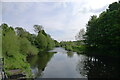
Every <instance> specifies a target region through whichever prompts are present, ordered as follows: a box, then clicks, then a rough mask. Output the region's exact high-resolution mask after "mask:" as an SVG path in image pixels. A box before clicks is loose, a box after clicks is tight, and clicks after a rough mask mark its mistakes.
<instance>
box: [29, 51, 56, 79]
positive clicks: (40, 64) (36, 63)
mask: <svg viewBox="0 0 120 80" xmlns="http://www.w3.org/2000/svg"><path fill="white" fill-rule="evenodd" d="M54 54H55V53H54V52H47V53H45V52H41V53H40V55H39V56H33V57H30V58H28V62H29V63H30V65H31V69H32V73H33V77H39V76H42V75H43V73H42V72H43V71H44V69H45V67H46V66H47V63H48V62H49V61H50V59H51V58H52V56H53V55H54Z"/></svg>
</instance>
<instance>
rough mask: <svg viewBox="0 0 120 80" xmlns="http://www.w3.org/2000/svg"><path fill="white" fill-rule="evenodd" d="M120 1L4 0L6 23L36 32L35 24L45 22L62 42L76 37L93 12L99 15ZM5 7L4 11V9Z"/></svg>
mask: <svg viewBox="0 0 120 80" xmlns="http://www.w3.org/2000/svg"><path fill="white" fill-rule="evenodd" d="M115 1H118V0H4V1H3V0H2V6H1V7H0V11H1V12H0V15H1V13H2V22H3V23H7V24H9V25H10V26H13V27H18V26H19V27H23V28H25V29H26V30H27V31H29V32H31V33H34V30H33V25H35V24H41V25H43V27H44V29H45V31H46V32H47V33H48V34H50V35H51V36H52V37H53V38H54V39H56V40H58V41H62V40H75V35H76V34H77V33H78V31H79V30H80V29H81V28H85V27H86V24H87V21H88V20H89V18H90V16H92V15H99V14H100V13H101V12H102V11H104V10H105V9H107V8H108V5H109V4H111V3H112V2H115ZM1 9H2V10H1Z"/></svg>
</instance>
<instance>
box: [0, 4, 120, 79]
mask: <svg viewBox="0 0 120 80" xmlns="http://www.w3.org/2000/svg"><path fill="white" fill-rule="evenodd" d="M86 26H87V27H86V32H84V31H83V30H81V31H80V32H79V34H78V35H77V36H78V40H77V41H61V42H60V43H59V42H57V41H56V40H53V39H52V38H51V37H50V35H48V34H47V33H46V32H45V31H44V29H43V27H42V26H40V25H34V29H35V32H36V33H37V35H35V34H31V33H29V32H27V31H26V30H24V29H23V28H21V27H17V28H15V29H14V28H12V27H8V25H7V24H2V25H1V27H2V45H3V46H2V49H3V57H4V59H5V65H4V69H5V71H6V73H7V74H8V75H11V73H10V72H9V70H12V69H21V70H22V72H24V73H26V74H27V76H28V77H30V76H32V75H31V69H30V65H29V63H28V62H27V60H26V57H28V56H34V55H38V54H40V52H41V51H48V50H50V49H52V48H54V47H55V46H61V47H64V48H65V49H66V50H68V51H75V52H78V53H84V54H86V55H92V56H104V57H114V58H119V57H120V54H119V52H120V51H119V50H120V2H114V3H112V4H110V5H109V7H108V9H106V11H104V12H102V13H101V14H100V15H99V16H98V17H97V16H96V15H93V16H91V18H90V20H89V21H88V23H87V25H86ZM81 37H82V39H81Z"/></svg>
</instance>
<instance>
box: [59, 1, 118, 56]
mask: <svg viewBox="0 0 120 80" xmlns="http://www.w3.org/2000/svg"><path fill="white" fill-rule="evenodd" d="M77 37H78V38H79V39H78V41H73V42H71V41H66V42H65V41H63V42H61V43H60V44H61V46H62V47H64V48H65V49H67V50H70V51H76V52H80V53H84V54H87V55H92V56H106V57H114V58H119V57H120V54H119V53H120V1H119V2H114V3H112V4H110V5H109V7H108V9H106V11H103V12H102V13H101V14H100V15H99V16H98V17H97V16H96V15H93V16H91V18H90V20H89V21H88V23H87V24H86V32H84V31H83V30H82V29H81V30H80V32H79V34H78V35H77ZM81 37H82V38H83V39H82V38H81ZM81 51H82V52H81Z"/></svg>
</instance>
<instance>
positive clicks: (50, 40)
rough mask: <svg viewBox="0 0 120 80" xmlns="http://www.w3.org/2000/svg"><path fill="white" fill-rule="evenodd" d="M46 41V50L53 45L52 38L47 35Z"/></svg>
mask: <svg viewBox="0 0 120 80" xmlns="http://www.w3.org/2000/svg"><path fill="white" fill-rule="evenodd" d="M47 42H48V45H47V49H48V50H50V49H52V48H54V47H55V43H54V40H53V39H52V38H51V37H50V36H47Z"/></svg>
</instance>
